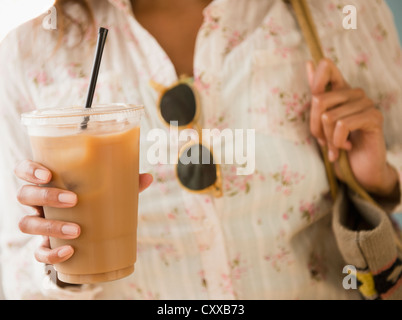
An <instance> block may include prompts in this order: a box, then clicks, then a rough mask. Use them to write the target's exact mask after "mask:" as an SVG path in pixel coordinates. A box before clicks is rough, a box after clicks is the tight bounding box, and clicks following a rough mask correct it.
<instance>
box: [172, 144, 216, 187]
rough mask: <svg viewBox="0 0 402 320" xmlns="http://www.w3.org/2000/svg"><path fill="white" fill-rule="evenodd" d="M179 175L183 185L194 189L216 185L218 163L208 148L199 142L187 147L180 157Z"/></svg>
mask: <svg viewBox="0 0 402 320" xmlns="http://www.w3.org/2000/svg"><path fill="white" fill-rule="evenodd" d="M177 176H178V178H179V180H180V182H181V183H182V184H183V186H185V187H186V188H188V189H190V190H194V191H200V190H204V189H206V188H208V187H210V186H212V185H214V184H215V182H216V179H217V173H216V165H215V164H214V161H213V157H212V154H211V152H210V151H209V150H208V148H206V147H204V146H202V145H198V144H196V145H192V146H190V147H188V148H186V149H185V150H184V152H182V153H181V155H180V158H179V163H178V165H177Z"/></svg>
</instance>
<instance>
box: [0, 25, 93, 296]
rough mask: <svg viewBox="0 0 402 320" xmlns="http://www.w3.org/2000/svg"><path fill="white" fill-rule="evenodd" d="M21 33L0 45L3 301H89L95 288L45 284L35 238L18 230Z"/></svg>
mask: <svg viewBox="0 0 402 320" xmlns="http://www.w3.org/2000/svg"><path fill="white" fill-rule="evenodd" d="M25 31H26V29H25ZM27 33H28V34H29V33H30V32H24V30H22V31H21V30H19V29H17V30H15V31H13V32H12V33H10V34H9V35H8V37H7V38H6V39H4V40H3V41H2V42H1V44H0V155H1V156H0V200H1V202H0V203H1V207H0V253H1V256H0V259H1V260H0V262H1V272H2V281H0V284H2V286H3V291H4V295H5V298H6V299H92V298H94V297H95V295H96V294H97V293H98V292H99V290H100V288H99V287H97V286H82V287H81V288H80V289H77V288H76V287H75V288H74V289H71V288H66V289H62V288H59V287H57V286H56V285H55V284H53V283H51V282H50V281H49V278H50V277H49V276H48V275H47V274H46V273H45V266H44V264H42V263H39V262H38V261H36V259H35V258H34V251H35V249H36V248H37V247H38V246H39V244H40V242H41V241H42V240H41V237H40V236H30V235H26V234H23V233H22V232H21V231H20V230H19V228H18V222H19V220H20V219H21V217H22V216H24V215H27V214H32V212H30V208H29V207H27V206H23V205H21V204H19V202H18V201H17V192H18V189H19V188H20V187H21V186H22V185H23V184H24V182H23V181H20V180H19V179H17V178H16V177H15V175H14V172H13V171H14V167H15V165H16V163H17V162H18V161H20V160H23V159H32V154H31V148H30V144H29V137H28V135H27V132H26V129H25V128H24V127H23V126H22V125H21V122H20V117H21V114H22V113H23V112H28V111H31V110H34V109H35V105H34V102H33V99H32V98H31V92H30V89H29V86H28V83H27V81H26V75H25V73H26V72H24V65H23V64H24V61H25V60H24V54H25V53H24V51H23V49H24V48H23V45H26V43H24V40H23V37H24V36H26V34H27ZM31 61H32V60H31Z"/></svg>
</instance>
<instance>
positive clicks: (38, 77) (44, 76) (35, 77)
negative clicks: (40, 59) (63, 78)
mask: <svg viewBox="0 0 402 320" xmlns="http://www.w3.org/2000/svg"><path fill="white" fill-rule="evenodd" d="M28 76H29V78H30V79H31V80H32V81H33V82H34V83H35V85H36V86H37V87H39V86H48V85H50V84H52V83H53V81H54V80H53V78H52V77H50V76H49V75H48V73H47V72H46V71H44V70H37V71H33V72H30V73H29V74H28Z"/></svg>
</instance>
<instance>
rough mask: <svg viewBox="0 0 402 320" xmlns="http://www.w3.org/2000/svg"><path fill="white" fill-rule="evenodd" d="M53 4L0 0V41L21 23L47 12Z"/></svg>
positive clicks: (41, 0) (47, 0) (40, 0)
mask: <svg viewBox="0 0 402 320" xmlns="http://www.w3.org/2000/svg"><path fill="white" fill-rule="evenodd" d="M53 3H54V0H0V41H1V40H2V39H3V38H4V37H5V36H6V35H7V33H8V32H9V31H10V30H12V29H14V28H15V27H17V26H18V25H20V24H21V23H24V22H26V21H28V20H30V19H32V18H34V17H36V16H38V15H40V14H41V13H44V12H47V9H48V8H49V7H51V6H52V5H53Z"/></svg>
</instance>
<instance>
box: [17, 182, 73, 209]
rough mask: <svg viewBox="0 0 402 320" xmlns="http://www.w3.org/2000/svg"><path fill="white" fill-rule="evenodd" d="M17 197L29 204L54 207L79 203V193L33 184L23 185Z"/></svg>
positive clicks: (67, 206)
mask: <svg viewBox="0 0 402 320" xmlns="http://www.w3.org/2000/svg"><path fill="white" fill-rule="evenodd" d="M17 199H18V201H19V202H20V203H21V204H24V205H27V206H48V207H54V208H71V207H74V206H75V205H76V204H77V201H78V198H77V195H76V194H75V193H73V192H70V191H66V190H61V189H56V188H45V187H39V186H32V185H24V186H22V187H21V188H20V189H19V190H18V193H17Z"/></svg>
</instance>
